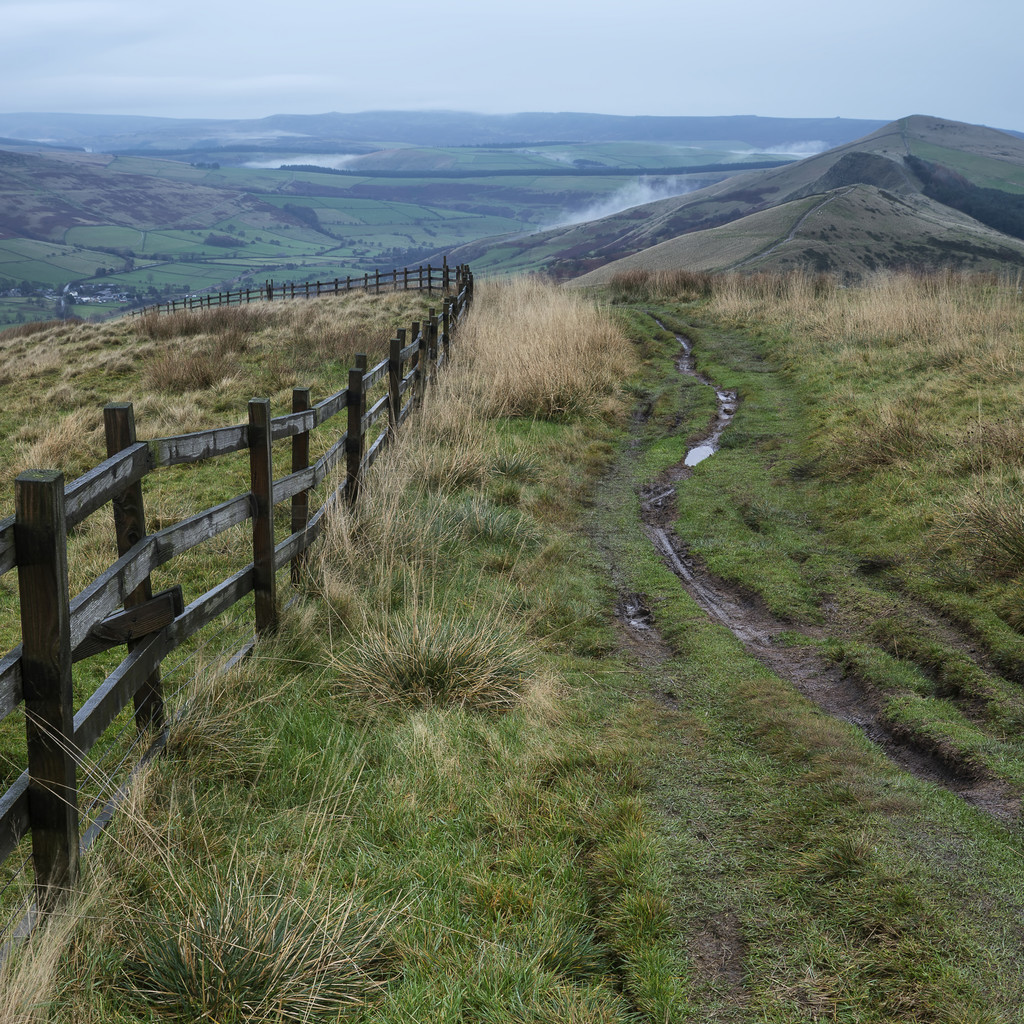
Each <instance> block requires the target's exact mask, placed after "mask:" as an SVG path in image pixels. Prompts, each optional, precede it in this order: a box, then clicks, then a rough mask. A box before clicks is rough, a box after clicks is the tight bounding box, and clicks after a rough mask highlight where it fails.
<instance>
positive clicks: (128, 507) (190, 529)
mask: <svg viewBox="0 0 1024 1024" xmlns="http://www.w3.org/2000/svg"><path fill="white" fill-rule="evenodd" d="M452 283H453V286H454V287H453V294H452V295H450V296H448V297H445V298H444V300H443V309H442V312H441V314H440V315H439V316H438V315H435V312H434V310H431V311H430V316H429V318H428V319H427V320H426V321H424V322H423V323H419V324H413V325H412V329H411V331H408V332H407V331H405V330H400V331H398V332H397V337H396V338H395V339H394V340H393V341H392V342H391V344H390V351H389V353H388V356H387V358H385V359H383V360H381V362H379V363H378V364H377V365H376V366H373V367H370V366H368V365H367V359H366V357H365V356H357V357H356V366H355V367H353V368H352V369H351V370H350V371H349V375H348V386H347V387H346V388H344V389H343V390H341V391H339V392H337V393H336V394H333V395H330V396H328V397H327V398H325V399H323V400H322V401H320V402H319V403H317V404H315V405H312V404H311V403H310V394H309V389H308V388H296V389H295V390H294V392H293V405H292V407H293V411H292V412H291V413H290V414H288V415H284V416H275V417H272V416H271V415H270V402H269V400H268V399H265V398H254V399H252V400H251V401H250V402H249V408H248V412H249V417H248V423H246V424H242V425H239V426H230V427H220V428H216V429H213V430H204V431H200V432H198V433H193V434H185V435H181V436H177V437H164V438H160V439H157V440H153V441H149V442H145V441H139V440H138V439H137V438H136V435H135V423H134V417H133V411H132V406H131V404H129V403H116V404H111V405H108V406H106V407H105V409H104V427H105V434H106V445H107V454H108V458H107V459H106V460H105V461H104V462H102V463H101V464H100V465H98V466H97V467H95V468H94V469H92V470H90V471H89V472H87V473H85V474H84V475H83V476H81V477H79V478H78V479H76V480H74V481H72V482H71V483H69V484H65V483H64V478H63V475H62V474H61V473H59V472H56V471H50V470H30V471H28V472H25V473H22V474H21V475H20V476H19V477H18V478H17V481H16V483H15V509H16V511H15V515H14V516H12V517H10V518H8V519H7V520H5V521H3V522H0V575H2V574H3V573H6V572H9V571H11V570H13V569H17V573H18V588H19V594H20V600H21V634H22V643H21V644H20V645H19V646H18V647H16V648H15V649H14V650H12V651H10V652H9V653H8V654H7V655H6V656H5V657H4V658H3V659H0V720H2V719H4V718H6V717H7V716H8V715H9V714H10V713H11V712H12V711H14V710H15V709H16V708H17V707H18V706H19V705H20V703H21V702H22V701H24V705H25V720H26V726H25V728H26V739H27V746H28V767H27V769H26V770H25V771H24V772H23V773H22V774H21V776H20V777H19V778H18V779H17V781H15V782H14V784H13V785H11V786H10V788H8V789H7V791H6V792H5V793H3V795H2V796H0V863H2V862H3V861H5V860H6V859H7V858H8V857H9V856H10V855H11V854H12V853H13V852H14V851H15V850H16V849H17V848H18V846H19V843H20V841H21V839H22V837H23V836H25V835H26V833H29V832H30V833H31V842H32V863H33V870H34V884H35V891H36V906H37V908H38V912H39V913H45V912H46V911H47V910H48V909H50V908H51V907H52V906H53V905H54V903H55V901H56V900H58V899H59V898H60V896H61V895H62V894H63V893H65V892H67V891H68V890H69V889H70V888H72V887H73V886H74V884H75V881H76V879H77V875H78V860H79V852H80V836H79V789H78V785H77V776H76V771H77V767H78V764H79V762H80V760H81V759H82V757H83V756H84V755H85V754H86V753H87V752H88V751H89V750H90V749H91V748H92V747H93V745H94V744H95V743H96V742H97V740H98V739H99V738H100V737H101V735H102V734H103V733H104V731H105V730H106V729H107V728H108V726H110V725H111V723H112V722H113V721H114V719H115V718H116V717H117V716H118V715H119V714H120V712H121V711H122V710H123V709H124V708H126V707H127V705H128V703H129V701H132V702H134V711H135V727H136V729H137V730H138V731H139V732H140V733H141V734H146V733H150V734H155V735H156V736H157V737H158V740H157V742H159V737H160V736H162V735H164V734H165V729H166V722H167V714H166V711H165V709H164V699H163V693H162V687H161V679H160V665H161V662H162V661H163V660H164V659H165V658H166V656H167V655H168V654H169V653H170V652H171V651H172V650H174V649H175V648H176V647H178V646H179V645H180V644H181V643H182V642H184V641H185V640H186V639H188V638H189V637H191V636H193V635H194V634H195V633H196V632H197V631H198V630H200V629H201V628H202V627H203V626H205V625H207V624H208V623H210V622H212V621H213V620H214V619H215V618H217V617H218V616H220V615H221V614H223V613H224V612H225V611H227V609H229V608H231V607H232V606H233V605H235V604H236V603H237V602H238V601H240V600H241V599H242V598H243V597H245V596H247V595H248V594H250V593H252V594H253V595H254V609H255V637H259V636H261V635H264V634H267V633H269V632H271V631H272V630H273V629H274V628H275V626H276V623H277V617H278V607H279V604H278V596H277V573H278V571H279V570H281V569H283V568H284V567H285V566H287V565H289V564H290V565H291V572H292V579H293V581H297V580H298V578H299V575H300V573H301V567H302V564H303V560H304V558H305V557H306V553H307V551H308V549H309V548H310V546H311V545H312V544H313V543H314V541H315V540H316V539H317V537H318V536H319V535H320V533H321V531H322V529H323V526H324V522H325V516H326V515H327V513H328V511H329V510H330V509H331V508H332V507H334V506H335V505H336V504H337V503H338V502H340V501H345V500H347V501H348V502H350V503H351V502H353V501H355V499H356V497H357V495H358V493H359V488H360V485H361V481H362V478H363V475H364V473H365V472H366V471H367V470H368V469H369V467H370V466H372V465H373V463H374V461H375V460H376V459H377V457H378V456H379V455H380V452H381V451H382V449H383V448H384V447H385V446H386V445H387V444H388V443H389V442H390V441H391V440H392V439H393V438H394V437H395V435H396V432H397V431H398V429H399V427H400V425H401V424H402V423H403V422H404V421H405V419H406V418H407V417H408V415H409V413H410V411H411V410H412V409H413V408H414V407H416V406H419V405H421V404H422V403H423V401H424V397H425V394H426V392H427V389H428V387H429V386H430V385H431V383H432V382H433V380H434V378H435V375H436V373H437V371H438V370H440V369H441V368H442V367H443V366H445V365H446V364H447V362H448V360H449V356H450V346H451V343H452V338H453V336H454V335H455V333H456V330H457V327H458V325H459V324H460V323H461V322H462V321H463V319H464V318H465V316H466V314H467V312H468V310H469V307H470V304H471V302H472V298H473V276H472V274H471V273H470V271H469V268H468V267H460V268H459V270H458V272H457V275H456V276H455V278H453V280H452ZM380 391H383V394H382V395H381V396H380V397H379V398H376V400H374V401H373V402H372V404H370V405H369V407H368V396H372V395H373V394H376V393H377V392H380ZM342 413H344V414H345V416H346V420H345V426H346V429H345V431H344V432H343V433H342V434H341V436H340V438H339V439H338V440H336V441H335V442H334V443H333V444H332V445H331V446H330V447H329V448H328V449H327V451H326V452H325V454H324V455H323V456H322V457H321V458H320V459H319V460H318V461H316V462H315V463H314V464H312V465H310V464H309V438H310V431H312V430H313V429H315V428H317V427H319V426H321V425H322V424H324V423H327V422H328V421H329V420H331V419H332V418H333V417H335V416H339V415H341V414H342ZM385 417H386V418H387V420H386V423H384V422H383V420H384V418H385ZM379 421H380V422H379ZM375 425H376V426H375ZM371 437H372V438H373V440H372V443H370V438H371ZM283 438H291V442H292V450H291V472H290V473H288V474H287V475H285V476H282V477H280V478H278V479H275V478H274V466H273V460H272V448H271V446H272V443H273V442H274V441H278V440H280V439H283ZM246 449H247V450H248V452H249V469H250V490H249V491H248V492H247V493H244V494H241V495H239V496H237V497H235V498H232V499H231V500H229V501H225V502H223V503H222V504H220V505H217V506H216V507H214V508H209V509H206V510H204V511H202V512H199V513H196V514H195V515H192V516H190V517H189V518H187V519H184V520H182V521H181V522H178V523H175V524H174V525H172V526H168V527H166V528H165V529H161V530H160V531H159V532H157V533H153V534H149V535H147V534H146V518H145V513H144V504H143V490H142V481H143V479H144V478H145V477H146V476H147V475H148V474H150V473H152V472H154V471H155V470H157V469H159V468H160V467H165V466H176V465H182V464H186V463H194V462H198V461H200V460H203V459H210V458H215V457H217V456H221V455H226V454H228V453H230V452H240V451H244V450H246ZM341 466H344V476H343V479H342V480H341V482H340V484H339V485H338V486H337V487H335V488H334V490H333V491H332V492H331V493H330V495H329V497H328V498H327V499H326V500H325V501H324V503H323V504H322V505H321V506H320V508H319V509H317V510H316V511H315V512H313V511H312V510H311V509H310V501H309V494H310V491H311V490H312V489H314V488H316V487H318V486H319V485H320V484H322V483H324V482H325V481H326V480H327V478H328V477H329V476H330V475H331V474H332V471H334V470H335V467H338V468H339V472H340V467H341ZM288 500H290V501H291V533H290V535H289V536H288V537H286V538H285V539H284V540H282V541H280V542H279V543H277V542H275V536H274V508H275V506H276V505H279V504H280V503H282V502H285V501H288ZM108 503H110V504H111V505H112V506H113V519H114V530H115V534H116V538H117V551H118V555H119V556H120V557H119V558H118V559H117V561H116V562H114V563H113V565H111V566H110V567H109V568H108V569H107V570H106V571H105V572H103V573H101V574H100V575H99V576H98V577H97V578H96V579H95V580H93V582H92V583H90V584H89V585H88V586H87V587H85V589H83V590H82V591H81V592H80V593H79V594H78V595H77V596H76V597H75V598H74V599H71V598H70V597H69V588H68V554H67V540H68V531H69V530H72V529H73V528H74V527H76V526H77V525H78V524H79V523H81V522H82V521H83V520H84V519H85V518H86V517H87V516H90V515H92V514H93V513H94V512H96V511H98V510H99V509H101V508H102V507H103V506H105V505H106V504H108ZM311 512H312V514H311ZM246 520H251V521H252V561H251V562H250V563H249V564H248V565H246V566H245V567H244V568H243V569H241V570H239V571H238V572H236V573H234V575H232V576H230V577H229V578H228V579H225V580H221V581H219V582H218V583H216V585H215V586H213V587H212V588H211V589H209V590H207V591H206V593H204V594H203V595H202V596H200V597H198V598H197V599H196V600H194V601H192V602H191V603H190V604H188V605H187V606H184V604H183V601H182V594H181V588H180V586H179V587H174V588H171V589H169V590H165V591H163V592H162V593H159V594H153V593H152V589H151V584H150V574H151V573H152V571H153V570H155V569H157V568H158V567H160V566H163V565H165V564H167V563H169V562H170V561H171V560H172V559H174V558H176V557H177V556H179V555H181V554H183V553H184V552H186V551H189V550H191V549H192V548H194V547H196V546H197V545H199V544H201V543H203V542H205V541H209V540H211V539H212V538H214V537H216V536H217V535H219V534H221V533H223V532H224V531H225V530H227V529H229V528H231V527H234V526H238V525H239V524H241V523H244V522H245V521H246ZM255 637H254V639H255ZM121 645H123V646H125V648H126V650H127V655H126V657H125V658H124V660H123V661H121V663H120V664H119V665H118V666H117V668H116V669H115V670H114V671H113V672H112V673H111V674H110V675H109V676H107V678H106V679H105V680H104V682H103V683H102V684H101V685H100V686H99V687H98V688H97V689H96V690H95V692H94V693H93V694H92V695H91V696H90V697H89V698H88V699H87V700H86V701H85V703H84V704H83V705H82V707H81V708H79V710H78V711H77V712H76V711H75V709H74V704H73V698H72V665H73V664H74V663H75V662H77V661H80V660H82V659H83V658H86V657H89V656H90V655H93V654H95V653H98V652H102V651H106V650H110V649H112V648H114V647H117V646H121Z"/></svg>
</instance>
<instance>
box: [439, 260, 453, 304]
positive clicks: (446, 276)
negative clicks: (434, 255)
mask: <svg viewBox="0 0 1024 1024" xmlns="http://www.w3.org/2000/svg"><path fill="white" fill-rule="evenodd" d="M441 282H442V284H443V287H444V293H445V295H447V294H448V292H450V291H451V287H452V279H451V271H450V270H449V269H448V257H447V256H445V258H444V263H443V264H442V266H441Z"/></svg>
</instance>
